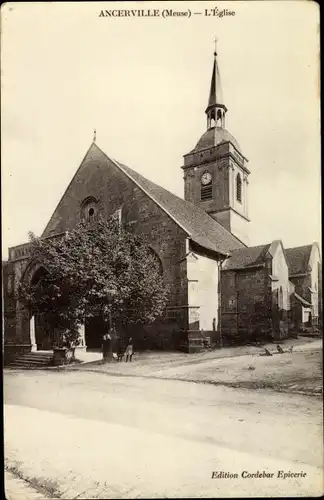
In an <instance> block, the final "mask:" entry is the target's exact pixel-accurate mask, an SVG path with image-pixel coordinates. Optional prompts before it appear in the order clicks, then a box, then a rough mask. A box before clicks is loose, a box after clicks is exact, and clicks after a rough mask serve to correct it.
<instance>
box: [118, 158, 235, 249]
mask: <svg viewBox="0 0 324 500" xmlns="http://www.w3.org/2000/svg"><path fill="white" fill-rule="evenodd" d="M113 161H114V163H115V165H117V166H118V167H119V168H120V169H121V170H122V171H123V172H124V173H125V174H126V175H127V176H128V177H129V178H131V179H132V180H133V181H134V182H135V183H136V184H137V185H138V186H139V187H140V188H142V189H143V191H144V192H145V193H146V194H147V195H148V196H149V197H150V198H151V199H152V200H153V201H154V202H156V203H157V204H158V205H159V206H160V207H161V208H162V209H163V210H164V211H165V212H166V213H167V214H168V215H169V216H170V217H171V218H172V219H173V220H174V221H175V222H176V223H177V224H178V225H179V226H180V227H182V229H184V230H185V232H186V233H187V234H188V236H189V237H190V239H191V240H192V241H194V242H195V243H197V244H198V245H200V246H202V247H204V248H207V249H209V250H213V251H215V252H218V253H220V254H223V255H228V254H230V253H231V252H232V251H233V250H234V249H235V248H240V247H243V246H244V244H243V243H242V242H241V241H240V240H238V239H237V238H236V237H235V236H234V235H233V234H231V233H230V232H229V231H227V230H226V229H225V228H224V227H223V226H222V225H221V224H219V222H217V221H215V220H214V219H212V218H211V217H210V216H209V215H208V214H207V213H206V212H205V211H204V210H202V209H201V208H199V207H197V206H196V205H194V204H193V203H190V202H188V201H186V200H183V199H182V198H179V197H178V196H176V195H174V194H173V193H171V192H170V191H167V190H166V189H164V188H163V187H161V186H159V185H157V184H154V182H151V181H149V180H148V179H146V178H145V177H143V176H142V175H140V174H139V173H137V172H135V171H134V170H132V169H131V168H129V167H127V166H126V165H123V164H121V163H119V162H118V161H115V160H113Z"/></svg>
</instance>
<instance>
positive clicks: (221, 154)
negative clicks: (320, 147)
mask: <svg viewBox="0 0 324 500" xmlns="http://www.w3.org/2000/svg"><path fill="white" fill-rule="evenodd" d="M215 42H216V40H215ZM205 112H206V115H207V130H206V131H205V133H204V134H203V135H202V136H201V137H200V139H199V141H198V142H197V144H196V146H195V148H194V149H192V150H191V151H190V152H189V153H188V154H186V155H184V165H183V166H182V168H183V171H184V176H183V178H184V197H185V200H187V201H189V202H190V203H194V204H195V205H197V206H198V207H200V208H202V209H203V210H205V212H207V214H209V215H210V217H212V218H213V219H215V220H216V221H217V222H218V223H219V224H221V225H222V226H223V227H225V229H227V231H230V232H231V233H232V234H234V235H235V236H236V237H237V238H238V239H239V240H241V241H242V242H244V243H245V244H248V240H249V238H248V226H249V217H248V184H249V181H248V176H249V174H250V171H249V170H248V168H247V162H248V160H247V159H246V158H245V156H244V155H243V153H242V150H241V148H240V145H239V144H238V142H237V140H236V139H235V137H233V136H232V134H230V132H229V131H228V130H227V129H226V128H225V114H226V112H227V108H226V106H225V104H224V99H223V96H222V89H221V84H220V77H219V67H218V60H217V50H216V46H215V52H214V62H213V74H212V78H211V84H210V92H209V99H208V105H207V108H206V111H205Z"/></svg>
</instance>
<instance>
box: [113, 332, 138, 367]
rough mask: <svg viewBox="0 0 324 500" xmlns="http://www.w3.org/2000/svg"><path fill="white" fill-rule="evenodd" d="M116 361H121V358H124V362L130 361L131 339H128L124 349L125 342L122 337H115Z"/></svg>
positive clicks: (131, 351) (131, 354)
mask: <svg viewBox="0 0 324 500" xmlns="http://www.w3.org/2000/svg"><path fill="white" fill-rule="evenodd" d="M116 344H117V361H123V357H124V356H125V361H126V362H127V361H132V356H133V354H134V349H133V339H132V338H130V339H128V343H127V346H126V347H125V342H124V339H123V337H121V336H118V337H117V342H116Z"/></svg>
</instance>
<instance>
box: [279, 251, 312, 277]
mask: <svg viewBox="0 0 324 500" xmlns="http://www.w3.org/2000/svg"><path fill="white" fill-rule="evenodd" d="M311 251H312V245H305V246H302V247H295V248H287V249H286V250H285V253H286V258H287V261H288V266H289V275H290V276H292V275H294V274H304V273H307V272H308V263H309V259H310V254H311Z"/></svg>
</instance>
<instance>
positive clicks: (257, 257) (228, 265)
mask: <svg viewBox="0 0 324 500" xmlns="http://www.w3.org/2000/svg"><path fill="white" fill-rule="evenodd" d="M270 247H271V244H270V243H269V244H267V245H259V246H256V247H247V248H239V249H237V250H234V251H233V252H232V255H231V257H230V258H229V259H227V260H226V261H225V262H224V265H223V271H230V270H234V269H245V268H246V267H259V266H262V265H263V263H264V262H265V257H266V255H267V253H268V252H269V250H270Z"/></svg>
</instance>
